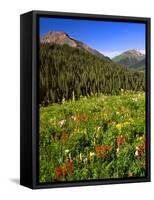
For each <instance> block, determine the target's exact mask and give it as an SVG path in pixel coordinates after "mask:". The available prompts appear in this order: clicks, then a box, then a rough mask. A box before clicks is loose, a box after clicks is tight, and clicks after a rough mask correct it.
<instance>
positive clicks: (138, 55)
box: [124, 49, 144, 58]
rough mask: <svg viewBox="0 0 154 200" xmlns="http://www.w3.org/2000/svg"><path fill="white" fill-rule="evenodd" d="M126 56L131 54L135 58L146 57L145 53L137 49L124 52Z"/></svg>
mask: <svg viewBox="0 0 154 200" xmlns="http://www.w3.org/2000/svg"><path fill="white" fill-rule="evenodd" d="M124 54H130V55H132V56H134V57H138V58H140V57H143V56H144V54H143V53H141V52H140V51H138V50H136V49H128V50H127V51H125V52H124Z"/></svg>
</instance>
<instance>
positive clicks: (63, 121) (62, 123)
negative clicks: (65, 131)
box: [58, 119, 66, 126]
mask: <svg viewBox="0 0 154 200" xmlns="http://www.w3.org/2000/svg"><path fill="white" fill-rule="evenodd" d="M65 122H66V120H65V119H63V120H61V121H59V123H58V124H59V125H60V126H63V125H64V124H65Z"/></svg>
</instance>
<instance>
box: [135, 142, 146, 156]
mask: <svg viewBox="0 0 154 200" xmlns="http://www.w3.org/2000/svg"><path fill="white" fill-rule="evenodd" d="M144 153H145V143H144V144H140V145H139V146H136V151H135V156H136V157H141V156H143V155H144Z"/></svg>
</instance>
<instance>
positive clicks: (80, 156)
mask: <svg viewBox="0 0 154 200" xmlns="http://www.w3.org/2000/svg"><path fill="white" fill-rule="evenodd" d="M79 158H80V161H82V153H80V155H79Z"/></svg>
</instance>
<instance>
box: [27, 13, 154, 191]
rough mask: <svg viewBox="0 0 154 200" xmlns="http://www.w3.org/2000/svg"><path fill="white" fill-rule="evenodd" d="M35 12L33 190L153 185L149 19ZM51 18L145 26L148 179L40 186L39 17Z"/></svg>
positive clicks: (33, 30)
mask: <svg viewBox="0 0 154 200" xmlns="http://www.w3.org/2000/svg"><path fill="white" fill-rule="evenodd" d="M31 12H32V16H33V17H32V19H33V23H32V119H33V121H32V180H33V181H32V186H31V187H30V188H32V189H43V188H60V187H78V186H95V185H107V184H124V183H141V182H150V181H151V134H150V131H151V116H150V115H151V112H150V108H151V54H150V53H151V46H150V44H151V28H150V26H151V18H147V17H130V16H116V15H98V14H96V15H95V14H85V13H69V12H52V11H31ZM44 15H45V16H51V17H60V18H62V17H65V18H67V17H68V18H72V17H73V18H78V19H81V18H82V19H91V20H98V19H100V20H105V19H106V18H107V20H109V21H119V22H120V21H122V22H124V21H125V22H127V21H129V22H130V21H132V22H139V23H145V24H146V26H147V28H146V53H147V56H146V63H147V69H146V89H147V91H146V100H147V101H146V116H147V118H146V128H147V131H148V132H147V133H146V134H147V135H146V136H147V137H146V144H147V157H146V158H147V160H146V162H147V163H148V167H147V174H146V176H145V177H139V178H136V177H135V178H134V177H133V178H125V179H114V180H113V179H112V180H111V179H110V180H96V181H95V180H91V181H77V182H60V183H45V184H41V183H39V180H38V178H39V176H38V164H39V161H38V148H39V146H38V128H39V127H38V125H39V124H38V115H37V112H38V106H39V105H38V97H37V90H38V88H37V86H38V82H37V81H38V71H37V63H38V57H37V55H38V53H37V50H38V34H37V31H38V17H40V16H44Z"/></svg>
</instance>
